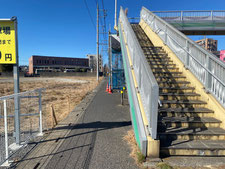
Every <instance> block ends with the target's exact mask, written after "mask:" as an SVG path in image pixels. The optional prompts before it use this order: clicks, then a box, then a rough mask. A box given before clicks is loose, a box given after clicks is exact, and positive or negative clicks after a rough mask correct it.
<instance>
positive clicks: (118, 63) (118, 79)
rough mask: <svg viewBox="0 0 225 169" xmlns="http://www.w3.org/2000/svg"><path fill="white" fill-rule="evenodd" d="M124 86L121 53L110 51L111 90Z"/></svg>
mask: <svg viewBox="0 0 225 169" xmlns="http://www.w3.org/2000/svg"><path fill="white" fill-rule="evenodd" d="M124 86H125V78H124V69H123V58H122V54H121V51H115V50H113V49H112V88H113V89H122V88H123V87H124Z"/></svg>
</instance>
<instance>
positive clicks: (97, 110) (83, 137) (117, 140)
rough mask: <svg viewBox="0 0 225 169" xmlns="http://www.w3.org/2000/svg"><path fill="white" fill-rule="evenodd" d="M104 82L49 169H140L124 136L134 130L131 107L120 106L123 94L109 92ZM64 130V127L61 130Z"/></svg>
mask: <svg viewBox="0 0 225 169" xmlns="http://www.w3.org/2000/svg"><path fill="white" fill-rule="evenodd" d="M105 87H106V82H103V83H102V85H101V87H100V89H99V91H98V92H97V94H96V96H95V97H94V99H93V100H92V102H91V103H90V105H89V106H88V108H87V109H86V111H85V112H84V113H83V115H82V116H81V117H80V119H79V120H78V122H77V123H76V124H75V125H73V126H72V127H71V126H68V128H67V127H65V128H64V129H65V130H68V129H70V130H71V131H70V132H69V134H68V135H67V136H66V138H65V139H64V141H63V143H62V144H61V146H60V147H59V148H58V150H57V151H56V152H55V153H54V155H53V156H52V158H51V159H50V160H49V161H48V164H47V165H46V167H45V168H48V169H51V168H58V169H62V168H66V169H70V168H76V169H81V168H82V169H89V168H90V169H107V168H111V169H119V168H123V169H128V168H129V169H136V168H138V167H137V166H136V164H135V162H134V160H133V159H132V158H131V157H130V156H129V154H130V151H131V150H130V148H129V146H128V144H127V143H126V142H125V141H124V140H123V136H124V135H126V133H127V131H128V130H130V129H131V128H132V126H131V121H130V113H129V107H128V106H121V105H120V94H119V93H113V94H111V95H110V94H108V93H106V92H105ZM60 130H62V128H61V129H60Z"/></svg>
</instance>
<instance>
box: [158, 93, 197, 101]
mask: <svg viewBox="0 0 225 169" xmlns="http://www.w3.org/2000/svg"><path fill="white" fill-rule="evenodd" d="M199 96H200V94H197V93H160V94H159V98H160V100H198V99H199Z"/></svg>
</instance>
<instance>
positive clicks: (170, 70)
mask: <svg viewBox="0 0 225 169" xmlns="http://www.w3.org/2000/svg"><path fill="white" fill-rule="evenodd" d="M151 69H152V71H153V72H154V71H161V72H177V71H179V68H177V67H151Z"/></svg>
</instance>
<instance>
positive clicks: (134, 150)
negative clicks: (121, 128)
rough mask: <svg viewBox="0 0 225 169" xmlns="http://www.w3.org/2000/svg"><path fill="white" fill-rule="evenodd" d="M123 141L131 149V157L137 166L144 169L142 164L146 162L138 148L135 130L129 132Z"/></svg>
mask: <svg viewBox="0 0 225 169" xmlns="http://www.w3.org/2000/svg"><path fill="white" fill-rule="evenodd" d="M123 140H125V141H126V142H127V143H128V145H129V146H130V148H131V153H130V156H131V157H132V158H133V159H134V160H135V162H136V164H137V165H138V166H139V167H140V168H143V165H142V162H144V160H145V158H144V156H143V155H142V154H141V152H140V150H139V147H138V145H137V142H136V140H135V136H134V131H133V129H131V130H129V131H128V132H127V135H125V136H124V137H123Z"/></svg>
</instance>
